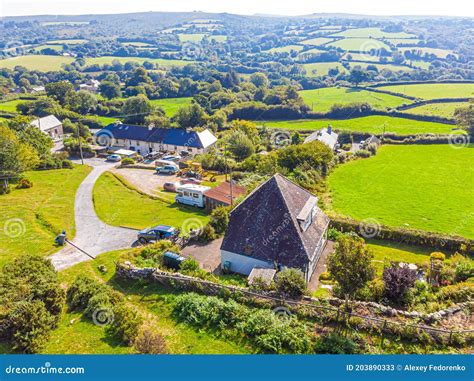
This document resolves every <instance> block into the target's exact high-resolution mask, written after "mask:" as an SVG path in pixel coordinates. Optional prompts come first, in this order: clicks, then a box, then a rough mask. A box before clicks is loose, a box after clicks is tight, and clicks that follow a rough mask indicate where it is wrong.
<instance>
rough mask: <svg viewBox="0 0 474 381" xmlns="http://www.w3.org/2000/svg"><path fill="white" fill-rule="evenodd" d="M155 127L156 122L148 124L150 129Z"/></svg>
mask: <svg viewBox="0 0 474 381" xmlns="http://www.w3.org/2000/svg"><path fill="white" fill-rule="evenodd" d="M154 127H155V124H154V123H150V124H149V125H148V131H151V130H153V128H154Z"/></svg>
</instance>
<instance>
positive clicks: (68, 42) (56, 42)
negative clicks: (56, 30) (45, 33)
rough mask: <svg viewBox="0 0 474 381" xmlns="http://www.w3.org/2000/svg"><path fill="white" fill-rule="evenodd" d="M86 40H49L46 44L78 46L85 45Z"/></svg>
mask: <svg viewBox="0 0 474 381" xmlns="http://www.w3.org/2000/svg"><path fill="white" fill-rule="evenodd" d="M87 41H88V40H84V39H81V38H71V39H69V40H67V39H64V40H51V41H48V42H47V43H48V44H54V45H80V44H85V43H86V42H87Z"/></svg>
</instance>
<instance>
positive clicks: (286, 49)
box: [264, 45, 304, 53]
mask: <svg viewBox="0 0 474 381" xmlns="http://www.w3.org/2000/svg"><path fill="white" fill-rule="evenodd" d="M303 48H304V46H302V45H287V46H280V47H278V48H272V49H269V50H266V51H264V53H291V52H292V51H293V50H294V51H296V52H300V51H301V50H303Z"/></svg>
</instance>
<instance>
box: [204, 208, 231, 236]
mask: <svg viewBox="0 0 474 381" xmlns="http://www.w3.org/2000/svg"><path fill="white" fill-rule="evenodd" d="M209 224H210V225H211V226H212V227H213V228H214V231H215V232H216V233H217V234H223V233H224V232H225V230H226V229H227V225H229V208H227V207H226V206H218V207H217V208H215V209H214V210H213V211H212V213H211V221H209Z"/></svg>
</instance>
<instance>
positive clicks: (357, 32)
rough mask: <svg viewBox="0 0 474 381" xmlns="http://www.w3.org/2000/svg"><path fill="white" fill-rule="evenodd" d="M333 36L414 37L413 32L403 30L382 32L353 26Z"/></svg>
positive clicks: (377, 29) (378, 29) (376, 29)
mask: <svg viewBox="0 0 474 381" xmlns="http://www.w3.org/2000/svg"><path fill="white" fill-rule="evenodd" d="M333 36H337V37H351V38H355V37H357V38H358V37H372V38H412V37H416V36H414V35H413V34H409V33H405V32H384V31H383V30H381V29H380V28H355V29H347V30H344V31H342V32H339V33H336V34H334V35H333Z"/></svg>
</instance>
